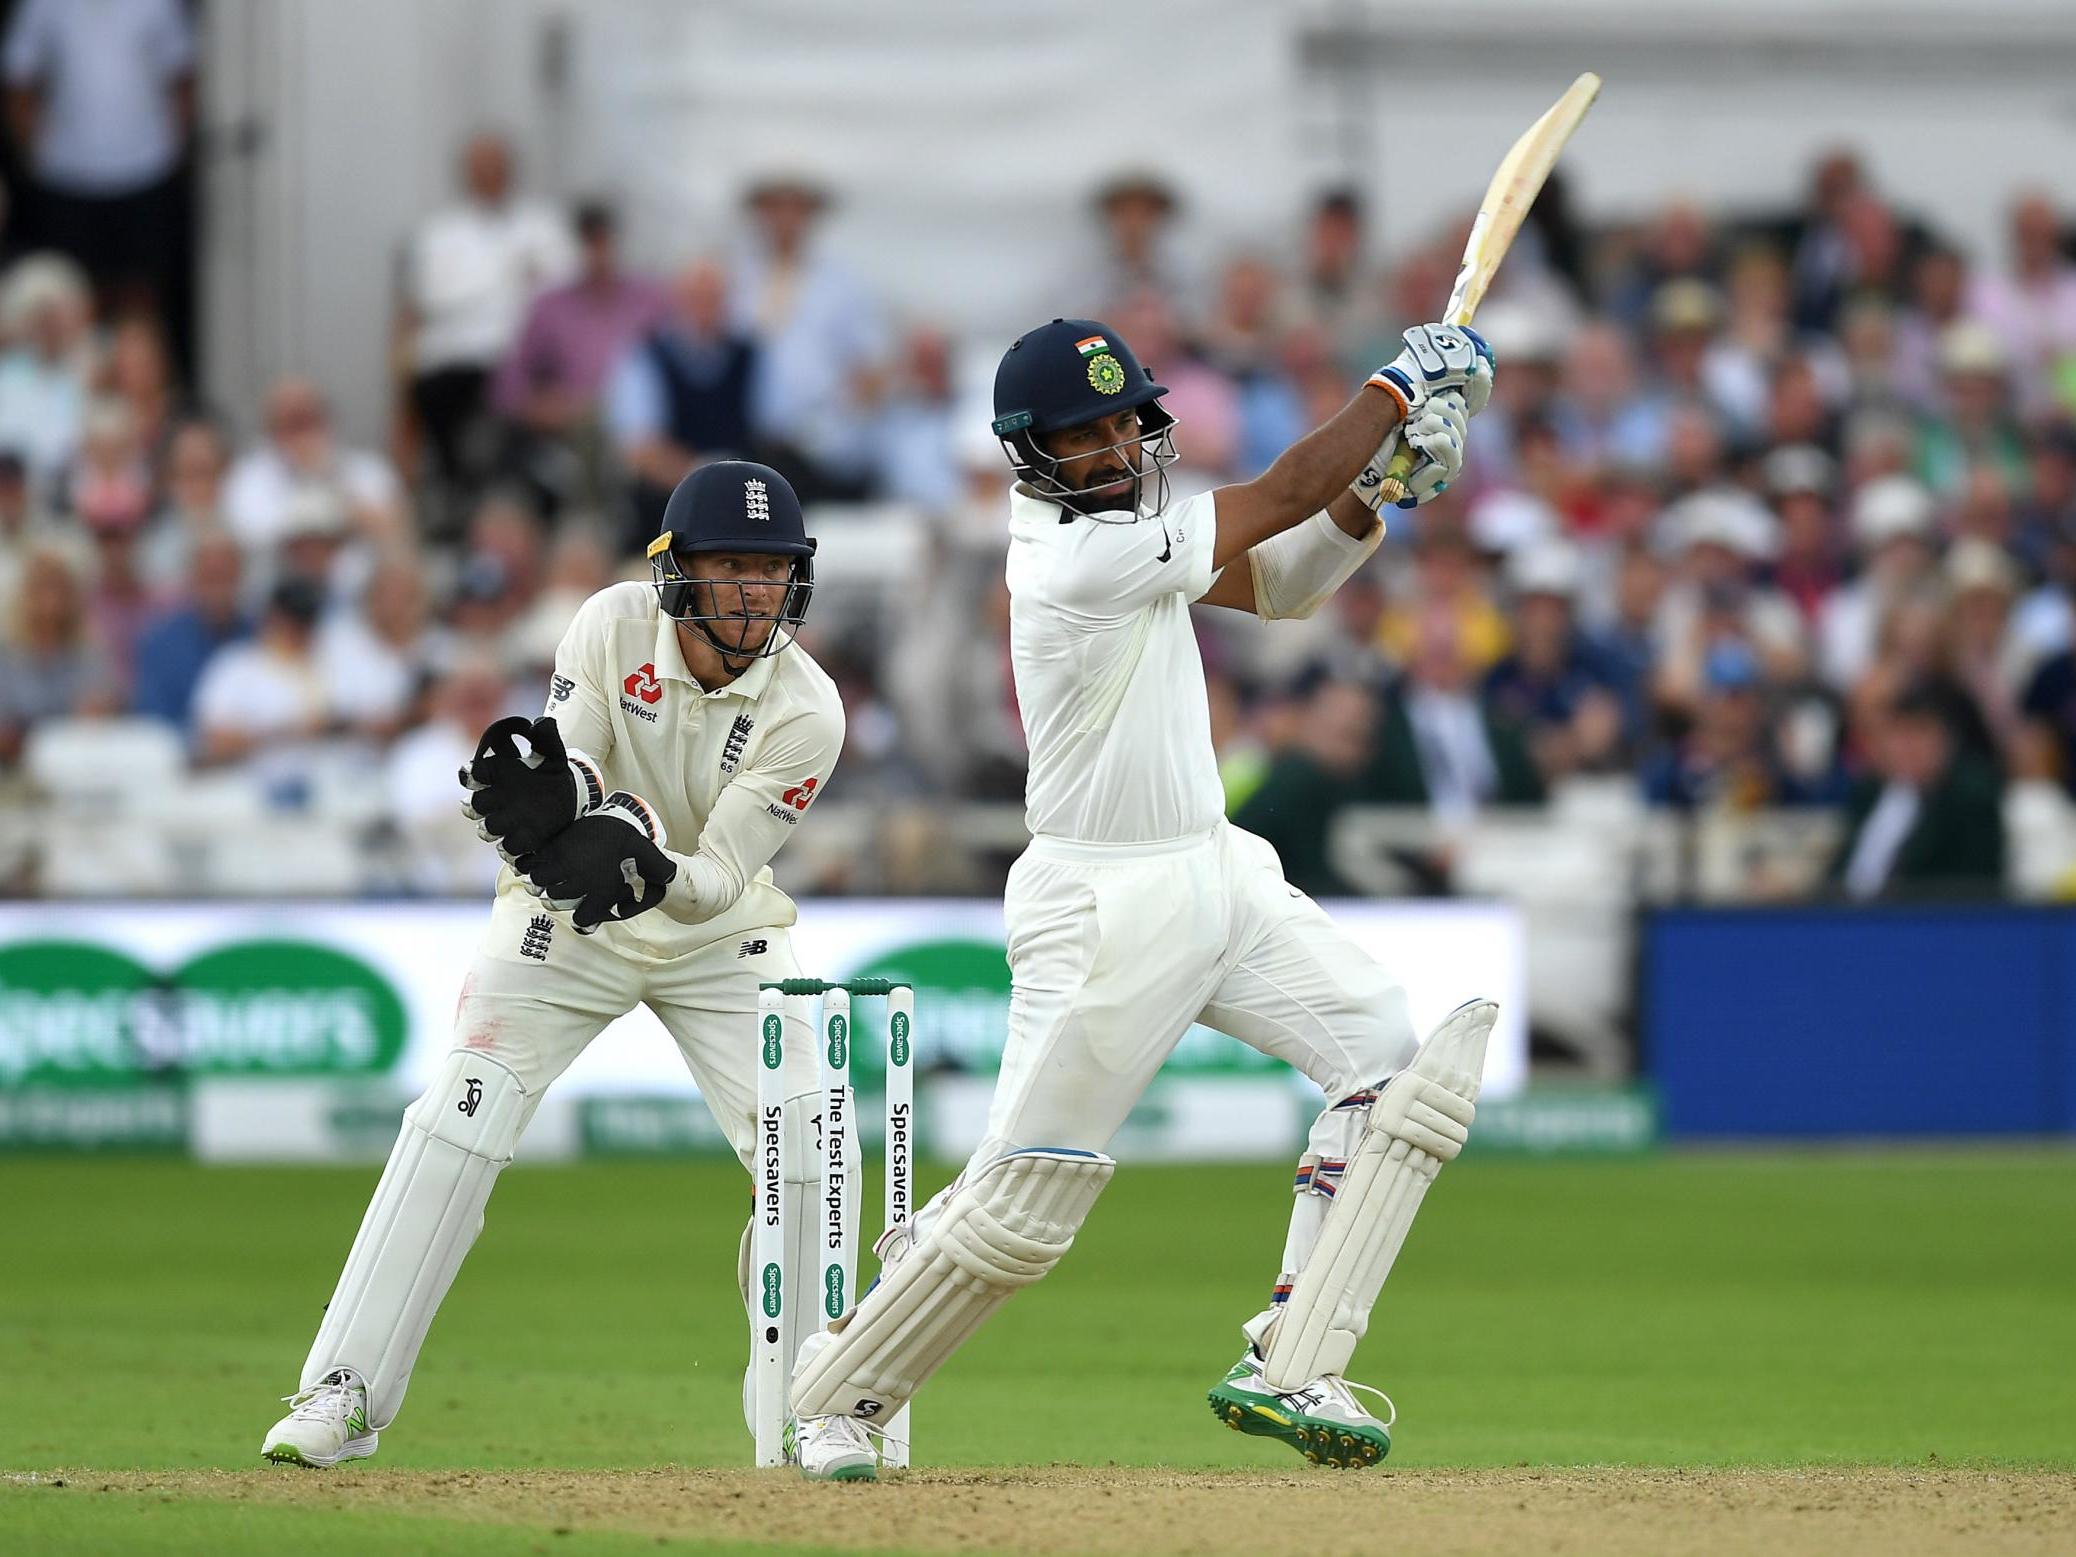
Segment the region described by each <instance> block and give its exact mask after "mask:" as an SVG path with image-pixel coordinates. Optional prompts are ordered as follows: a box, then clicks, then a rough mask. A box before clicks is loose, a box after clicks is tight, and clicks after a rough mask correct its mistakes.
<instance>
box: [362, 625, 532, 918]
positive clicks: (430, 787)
mask: <svg viewBox="0 0 2076 1557" xmlns="http://www.w3.org/2000/svg"><path fill="white" fill-rule="evenodd" d="M513 702H514V699H513V698H512V695H511V688H510V687H509V686H508V685H507V684H506V681H505V678H504V675H503V672H502V671H501V670H500V669H499V667H498V664H497V660H496V658H495V657H494V656H492V655H490V654H487V653H485V652H484V651H482V650H480V649H473V650H469V651H466V652H464V653H462V654H461V655H459V656H458V657H457V658H456V659H455V661H454V662H453V664H452V665H450V666H449V667H448V669H447V670H446V672H445V673H444V674H443V675H442V676H441V677H440V679H439V680H438V681H437V682H435V683H434V685H433V688H432V694H431V698H430V713H431V717H430V718H429V719H428V720H427V721H426V722H425V723H424V724H422V725H420V726H418V727H417V728H416V729H414V730H411V731H409V732H408V733H406V734H405V735H404V736H403V737H402V738H401V739H400V740H399V741H398V742H397V743H396V745H395V746H394V747H392V748H391V750H390V753H389V757H388V759H387V761H386V762H385V763H384V765H383V771H382V791H383V794H384V796H385V797H386V799H387V801H388V807H389V815H390V819H391V821H392V822H394V823H395V825H396V828H397V830H398V832H399V834H400V835H401V836H402V839H403V842H404V844H405V857H406V858H407V860H408V861H409V866H408V870H409V881H408V883H407V884H408V885H409V886H410V887H411V888H413V889H414V890H416V891H420V892H482V891H487V890H488V889H489V888H490V887H491V886H493V885H494V884H495V882H496V880H497V875H498V872H499V870H500V869H501V868H502V866H503V863H504V862H503V861H502V860H501V859H499V858H498V855H497V853H496V851H495V850H492V849H486V848H484V847H483V843H482V840H481V839H479V838H478V837H477V836H476V826H475V824H474V823H473V822H471V821H469V819H468V818H467V817H465V816H463V815H462V814H461V800H462V796H461V789H460V785H459V784H458V783H457V782H456V780H455V777H454V775H455V774H456V773H458V772H459V771H460V770H461V769H462V767H463V766H464V765H466V764H467V762H468V760H469V758H470V756H471V755H472V754H473V753H474V752H475V749H476V741H477V740H478V738H479V737H480V736H481V735H482V733H483V731H484V730H485V729H487V728H488V727H489V726H490V725H491V724H493V723H495V722H496V721H497V720H499V719H501V718H503V717H504V716H505V715H506V714H508V713H511V712H513V711H514V709H513ZM526 711H527V712H528V713H533V712H537V711H538V710H537V708H535V707H532V706H529V707H527V709H526Z"/></svg>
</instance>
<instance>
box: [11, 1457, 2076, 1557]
mask: <svg viewBox="0 0 2076 1557" xmlns="http://www.w3.org/2000/svg"><path fill="white" fill-rule="evenodd" d="M8 1479H9V1480H10V1481H11V1482H13V1483H14V1484H15V1486H14V1488H13V1489H12V1490H15V1491H18V1492H19V1491H22V1490H25V1489H24V1487H23V1483H24V1482H28V1481H31V1478H29V1477H25V1476H22V1475H20V1474H19V1473H17V1474H16V1475H14V1476H10V1477H9V1478H8ZM33 1480H34V1482H36V1483H40V1484H41V1485H42V1487H43V1488H45V1489H47V1491H46V1492H44V1493H43V1494H41V1495H44V1496H48V1497H50V1498H52V1499H56V1498H66V1499H73V1498H77V1499H80V1500H93V1501H96V1502H100V1501H101V1500H103V1499H107V1500H112V1501H120V1500H138V1501H149V1502H158V1503H165V1502H172V1503H188V1504H192V1503H203V1504H209V1505H215V1506H216V1507H218V1508H219V1509H222V1510H223V1511H224V1512H225V1513H226V1514H230V1515H232V1516H233V1517H235V1512H234V1511H235V1510H236V1509H237V1508H238V1507H240V1506H243V1507H247V1508H251V1507H254V1506H255V1505H276V1506H288V1507H293V1508H296V1509H298V1510H301V1511H304V1512H315V1511H319V1510H324V1511H330V1512H333V1513H344V1512H347V1511H357V1512H364V1511H370V1510H373V1509H378V1508H379V1509H381V1510H383V1511H385V1512H387V1513H390V1514H393V1515H399V1516H403V1517H405V1518H411V1517H414V1516H423V1517H427V1518H430V1519H437V1520H440V1521H453V1520H463V1521H467V1522H469V1523H472V1524H476V1525H479V1526H499V1527H504V1528H505V1529H507V1530H508V1531H509V1532H510V1534H511V1535H512V1536H514V1537H515V1538H516V1539H515V1541H514V1545H513V1548H512V1549H514V1550H522V1551H523V1550H527V1549H529V1548H528V1545H527V1544H526V1543H525V1540H524V1537H525V1536H526V1535H531V1536H534V1537H536V1539H535V1540H534V1541H533V1542H532V1544H531V1548H530V1549H531V1550H534V1551H556V1550H569V1549H571V1547H572V1546H573V1545H576V1546H581V1545H582V1544H584V1543H583V1540H582V1538H583V1537H584V1536H607V1535H609V1534H616V1535H621V1536H631V1537H636V1538H647V1540H646V1542H645V1543H644V1544H647V1545H649V1546H650V1547H651V1549H654V1548H657V1547H661V1548H663V1549H666V1550H667V1549H669V1548H670V1547H671V1546H674V1545H676V1544H677V1543H679V1542H680V1541H684V1542H690V1543H692V1544H693V1545H694V1546H704V1545H707V1544H708V1543H727V1544H728V1546H729V1547H730V1548H731V1549H736V1543H742V1545H743V1546H747V1547H750V1548H757V1549H765V1550H778V1551H786V1550H823V1551H827V1550H845V1551H857V1550H863V1551H872V1550H879V1551H921V1552H949V1551H961V1552H972V1551H989V1552H1046V1553H1069V1552H1074V1553H1079V1552H1090V1553H1119V1554H1122V1553H1155V1552H1188V1553H1202V1552H1212V1551H1250V1552H1260V1553H1269V1552H1278V1551H1289V1550H1293V1549H1310V1550H1321V1551H1330V1550H1343V1551H1346V1550H1356V1549H1360V1548H1362V1547H1366V1546H1376V1545H1378V1544H1379V1543H1388V1544H1389V1546H1390V1547H1391V1548H1392V1549H1395V1550H1401V1551H1418V1552H1420V1553H1421V1554H1422V1557H1442V1554H1448V1553H1485V1552H1494V1553H1497V1552H1508V1553H1516V1552H1538V1553H1543V1552H1551V1553H1579V1554H1593V1557H1629V1554H1637V1557H1642V1554H1652V1557H1656V1554H1661V1553H1667V1552H1710V1553H1746V1552H1750V1553H1764V1554H1766V1557H1795V1554H1800V1553H1812V1554H1814V1553H1822V1554H1825V1557H1849V1554H1856V1553H1868V1554H1878V1557H1909V1554H1914V1553H1953V1552H1967V1553H1970V1554H1977V1553H1990V1554H2002V1553H2025V1554H2033V1553H2040V1554H2046V1553H2066V1552H2068V1551H2069V1550H2070V1549H2071V1543H2072V1540H2076V1475H2071V1474H2067V1473H2061V1472H2024V1471H2010V1472H2007V1471H1974V1470H1950V1469H1942V1468H1937V1467H1934V1468H1928V1469H1924V1470H1836V1471H1757V1470H1754V1471H1709V1472H1700V1471H1695V1472H1681V1471H1638V1470H1613V1469H1607V1470H1593V1469H1584V1470H1543V1471H1538V1470H1493V1471H1426V1470H1423V1471H1399V1472H1392V1471H1385V1472H1383V1473H1381V1474H1375V1475H1368V1476H1334V1475H1330V1474H1325V1473H1311V1474H1307V1473H1290V1474H1281V1475H1275V1474H1251V1475H1250V1474H1223V1473H1211V1474H1204V1473H1199V1474H1187V1473H1180V1472H1167V1471H1157V1470H1137V1469H1110V1470H1091V1469H1073V1468H1067V1467H1057V1468H1053V1469H1048V1470H1029V1471H993V1470H990V1471H928V1470H921V1471H915V1472H911V1473H908V1474H906V1475H904V1476H901V1477H899V1478H896V1479H890V1480H889V1481H886V1482H883V1483H881V1484H879V1485H877V1486H870V1485H858V1484H851V1485H841V1486H807V1485H804V1484H802V1483H801V1482H799V1481H797V1480H796V1479H794V1477H793V1476H792V1474H791V1473H790V1472H775V1471H774V1472H761V1473H760V1472H755V1471H682V1470H655V1471H598V1472H579V1471H535V1472H520V1471H511V1472H502V1471H458V1472H411V1471H376V1470H349V1471H343V1472H334V1473H330V1474H323V1475H316V1474H310V1473H294V1472H286V1471H266V1470H259V1471H249V1472H247V1471H239V1472H227V1471H180V1472H109V1471H91V1470H89V1471H77V1472H69V1473H68V1472H63V1471H52V1472H44V1473H42V1475H40V1476H38V1477H35V1478H33ZM59 1481H62V1483H63V1485H62V1486H60V1485H55V1484H54V1483H56V1482H59ZM102 1506H103V1507H106V1504H105V1503H103V1505H102ZM46 1508H48V1505H46ZM1304 1531H1310V1532H1312V1535H1311V1536H1310V1537H1306V1538H1303V1539H1300V1538H1299V1536H1298V1532H1304ZM571 1536H575V1537H577V1538H578V1539H577V1540H576V1541H575V1542H569V1541H567V1540H566V1539H558V1538H567V1537H571ZM629 1549H630V1550H631V1549H633V1548H632V1547H631V1546H630V1548H629Z"/></svg>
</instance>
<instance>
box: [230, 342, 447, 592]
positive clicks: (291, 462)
mask: <svg viewBox="0 0 2076 1557" xmlns="http://www.w3.org/2000/svg"><path fill="white" fill-rule="evenodd" d="M312 487H325V488H329V489H331V490H333V491H334V492H336V493H337V495H338V497H339V498H340V500H341V501H342V502H343V503H344V505H345V514H346V522H347V525H348V528H349V529H350V530H352V531H353V532H354V533H355V534H358V535H361V536H365V537H367V538H368V539H370V540H374V541H378V542H379V541H384V540H391V539H395V538H397V537H399V536H401V535H402V534H403V532H404V529H405V525H406V520H405V509H404V491H403V484H402V483H401V482H400V481H398V480H397V474H396V471H395V469H394V467H392V466H391V465H390V463H389V461H388V460H386V459H384V458H383V457H382V456H381V455H379V454H376V453H374V452H373V451H372V450H368V449H356V448H351V447H347V446H344V445H341V444H340V443H339V441H338V439H337V437H336V436H335V435H334V433H333V430H332V417H331V408H330V406H329V405H328V404H327V403H326V401H325V398H324V394H323V392H322V391H320V390H319V389H318V387H317V385H316V384H314V383H313V382H311V381H310V380H309V379H307V378H300V377H296V376H293V375H291V376H289V377H286V378H281V379H277V380H276V381H275V383H274V385H273V387H272V388H271V389H269V390H268V391H267V403H266V437H265V439H264V441H262V442H260V443H258V444H256V445H255V446H254V447H252V448H250V449H248V450H247V451H246V452H245V453H244V454H241V455H240V456H239V457H238V459H237V461H236V462H235V463H234V464H233V465H232V466H231V470H230V474H229V475H228V477H226V478H225V481H224V487H223V517H224V523H225V525H226V526H227V527H228V528H229V529H230V532H231V533H232V534H233V535H235V536H236V537H237V538H238V540H239V542H240V543H241V544H242V545H243V546H244V547H245V549H246V551H247V553H248V554H251V555H254V556H260V555H264V554H266V553H268V552H270V551H272V549H273V548H274V547H275V546H276V545H277V544H278V543H279V542H280V541H281V540H282V539H283V536H284V534H285V532H286V529H287V527H288V521H289V514H290V510H291V508H292V507H293V505H294V502H295V499H296V497H297V495H298V493H299V492H302V491H304V490H307V489H309V488H312Z"/></svg>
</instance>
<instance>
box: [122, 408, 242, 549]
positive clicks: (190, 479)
mask: <svg viewBox="0 0 2076 1557" xmlns="http://www.w3.org/2000/svg"><path fill="white" fill-rule="evenodd" d="M230 466H231V450H230V445H229V444H228V443H226V442H225V441H224V435H223V430H222V429H221V428H220V427H218V426H217V425H216V423H214V422H212V421H209V420H208V419H206V418H204V417H195V418H192V419H190V420H188V421H184V422H181V423H179V424H178V425H177V426H175V427H174V429H173V435H172V437H171V438H169V439H168V440H167V442H166V450H165V454H164V457H163V458H162V460H161V461H160V471H159V474H160V488H161V494H160V495H161V501H160V503H159V510H158V514H157V516H156V517H155V518H154V519H153V520H152V522H151V527H150V528H149V529H148V530H147V531H146V532H145V537H144V554H145V567H146V569H147V570H148V571H149V572H150V574H151V576H152V577H153V578H162V579H169V578H176V577H178V576H179V575H180V574H182V573H184V572H185V571H186V569H187V563H188V558H189V556H190V554H191V553H192V552H193V550H194V548H195V546H196V544H197V543H198V542H199V541H200V539H201V538H202V537H203V536H204V535H207V534H211V533H213V532H215V531H217V530H220V529H222V528H223V525H224V512H223V486H224V476H225V473H226V472H227V471H229V469H230Z"/></svg>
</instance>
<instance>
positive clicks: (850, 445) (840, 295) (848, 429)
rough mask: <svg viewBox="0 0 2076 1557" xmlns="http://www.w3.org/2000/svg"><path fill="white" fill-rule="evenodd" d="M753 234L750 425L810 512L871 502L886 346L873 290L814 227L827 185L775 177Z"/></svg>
mask: <svg viewBox="0 0 2076 1557" xmlns="http://www.w3.org/2000/svg"><path fill="white" fill-rule="evenodd" d="M748 203H749V211H750V222H751V232H750V235H749V238H748V241H747V242H746V243H745V244H744V245H743V247H742V248H741V250H740V252H739V253H738V254H737V256H736V262H735V271H734V276H733V278H732V291H733V309H734V319H735V327H736V330H737V331H738V332H739V333H742V334H746V335H748V336H750V337H752V338H753V339H754V340H755V341H756V343H757V357H756V363H755V368H754V371H753V372H752V374H751V379H750V422H751V427H752V430H753V431H754V432H755V434H756V436H757V439H758V444H759V448H758V454H759V457H760V458H762V459H763V460H764V461H765V462H766V463H767V464H769V465H771V466H773V467H774V468H775V469H777V470H779V471H781V472H782V473H783V474H784V475H785V477H786V479H787V480H789V481H790V482H792V484H793V487H794V489H795V490H796V491H797V492H798V493H799V494H800V499H801V501H802V502H805V503H813V502H818V501H823V500H827V499H837V500H846V499H851V498H857V497H860V496H863V495H864V493H865V491H866V489H867V485H868V483H869V481H870V479H871V474H872V419H871V413H872V411H873V409H874V407H875V405H876V404H877V401H878V399H879V395H880V391H881V389H882V387H883V386H882V384H881V375H882V374H883V373H884V371H885V368H886V360H885V359H886V356H887V342H886V337H885V333H884V330H883V328H882V326H881V323H880V318H879V311H878V309H877V308H876V307H875V306H874V305H873V301H872V299H871V298H870V297H869V296H868V295H867V294H866V291H865V289H864V287H863V286H862V285H861V284H860V283H859V282H858V280H857V279H856V277H854V276H853V275H852V273H851V271H850V268H849V267H848V266H846V265H845V264H844V263H843V262H842V261H841V260H840V259H838V258H837V257H836V255H835V254H834V253H833V252H832V251H831V250H830V249H829V248H828V247H827V246H826V245H825V244H823V243H821V242H818V241H817V240H816V238H815V229H816V227H817V225H818V223H819V221H820V219H821V216H822V214H823V212H824V211H825V210H826V208H827V206H828V193H827V191H826V190H824V189H823V188H822V187H821V186H820V185H819V184H816V183H814V182H812V181H811V180H809V179H806V178H802V177H798V176H794V175H773V176H769V177H766V178H763V179H761V180H759V181H758V182H757V183H755V184H754V185H752V186H751V188H750V191H749V199H748Z"/></svg>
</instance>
